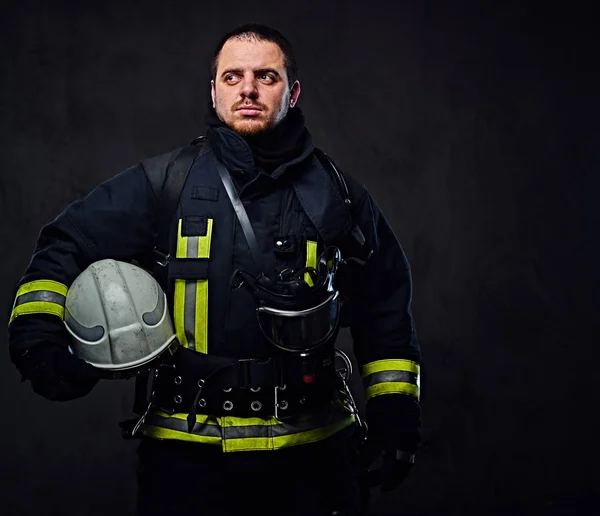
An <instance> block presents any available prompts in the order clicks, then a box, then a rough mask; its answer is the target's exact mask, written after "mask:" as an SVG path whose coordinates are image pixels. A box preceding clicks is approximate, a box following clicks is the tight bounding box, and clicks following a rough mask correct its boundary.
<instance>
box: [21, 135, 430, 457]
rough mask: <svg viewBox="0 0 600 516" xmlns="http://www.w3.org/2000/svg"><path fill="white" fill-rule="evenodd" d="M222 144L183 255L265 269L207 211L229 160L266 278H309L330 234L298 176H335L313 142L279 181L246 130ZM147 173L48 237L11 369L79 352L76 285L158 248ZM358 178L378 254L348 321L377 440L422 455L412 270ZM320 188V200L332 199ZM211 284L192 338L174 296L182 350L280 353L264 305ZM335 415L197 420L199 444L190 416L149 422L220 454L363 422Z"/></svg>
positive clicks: (82, 204)
mask: <svg viewBox="0 0 600 516" xmlns="http://www.w3.org/2000/svg"><path fill="white" fill-rule="evenodd" d="M209 144H210V145H206V147H209V146H210V149H212V150H211V151H208V152H204V153H202V152H201V153H200V154H199V156H198V157H197V158H196V161H195V162H194V164H193V166H192V168H191V170H190V173H189V176H188V179H187V182H186V184H185V186H184V189H183V192H182V196H181V202H180V205H179V208H178V211H177V214H176V217H175V220H174V221H173V234H174V235H175V236H176V241H175V242H174V246H175V247H176V248H177V253H178V258H179V257H181V258H190V257H188V256H186V255H185V252H186V251H185V249H186V246H187V242H188V240H190V239H194V238H196V239H197V240H196V244H197V247H195V249H197V250H198V253H199V254H198V256H200V253H205V256H204V257H205V258H208V259H209V264H210V263H213V261H217V260H220V259H223V258H225V259H227V258H229V259H230V260H232V263H233V265H234V267H236V268H241V269H251V267H252V264H251V263H250V261H249V260H250V257H249V253H248V247H247V244H246V241H245V239H244V235H243V232H242V230H241V228H240V226H239V223H238V222H237V220H236V219H235V216H234V215H231V217H230V219H229V220H219V221H214V220H212V218H211V213H210V209H208V208H207V206H208V207H210V203H211V202H229V199H228V198H227V197H226V195H223V194H224V192H216V191H215V188H212V187H207V186H206V185H207V182H206V181H205V180H203V178H204V177H206V174H213V175H214V174H216V173H215V161H214V156H216V157H217V158H218V159H220V160H221V162H222V163H223V164H224V165H225V166H226V167H227V168H228V170H229V171H230V173H231V174H232V177H233V178H234V181H235V183H236V187H237V189H238V192H239V195H240V198H241V199H242V201H243V202H244V206H245V208H246V210H247V213H248V216H249V218H250V221H251V222H252V225H253V228H254V231H255V232H256V235H257V239H258V241H259V244H260V251H261V253H262V257H263V258H264V272H265V273H266V274H267V275H271V276H273V275H275V271H277V270H281V268H282V267H283V268H285V267H291V268H295V269H298V268H301V267H303V266H305V265H307V264H310V263H311V261H313V262H314V260H315V257H316V254H317V253H320V251H321V250H322V249H323V246H324V244H325V242H324V239H323V228H316V227H315V225H314V224H313V222H314V221H311V219H310V218H309V217H308V216H307V214H306V213H305V211H304V210H303V208H302V202H301V200H299V199H298V196H297V195H296V193H295V191H294V189H293V187H292V180H294V179H298V178H300V180H307V181H309V182H310V180H311V179H312V180H313V181H314V180H315V178H320V177H323V176H322V174H323V170H324V168H323V166H322V165H321V164H320V163H319V161H318V160H317V159H316V157H315V155H314V153H313V149H314V147H313V146H312V143H311V142H310V141H308V142H307V144H306V145H305V148H304V150H303V152H302V153H301V155H300V156H298V157H296V158H295V159H293V160H291V161H289V162H287V163H285V164H283V165H280V166H278V167H277V168H276V169H275V170H274V171H272V173H271V174H267V173H265V172H264V171H262V170H257V169H256V168H255V167H254V164H253V159H252V152H251V150H250V147H249V146H248V144H247V143H246V142H245V140H244V139H242V138H241V137H239V136H237V135H236V133H234V132H233V131H227V130H221V131H214V132H213V136H212V138H209ZM213 153H214V155H213ZM144 163H145V162H144V161H143V162H141V163H140V164H138V165H136V166H133V167H131V168H129V169H127V170H125V171H124V172H122V173H121V174H119V175H117V176H115V177H113V178H112V179H110V180H108V181H106V182H104V183H102V184H101V185H99V186H98V187H96V188H95V189H94V190H93V191H92V192H91V193H89V195H87V196H86V197H85V198H84V199H82V200H78V201H76V202H73V203H72V204H71V205H69V206H68V207H67V208H66V209H65V210H64V211H63V212H62V213H60V215H58V217H57V218H56V219H55V220H53V221H52V222H51V223H49V224H48V225H46V226H45V227H44V228H43V229H42V230H41V233H40V235H39V238H38V241H37V245H36V248H35V252H34V254H33V257H32V259H31V262H30V263H29V265H28V267H27V269H26V272H25V274H24V275H23V277H22V279H21V281H20V282H19V285H18V291H17V293H16V297H15V304H14V308H13V312H12V314H11V320H10V324H9V333H10V339H9V348H10V353H11V358H12V360H13V362H14V363H15V365H16V366H17V367H18V368H19V369H20V370H21V372H22V373H23V374H24V375H25V376H26V373H25V372H24V368H23V367H21V365H22V357H23V355H24V354H26V352H31V354H32V355H34V352H35V348H36V347H37V346H39V345H42V344H48V343H52V344H54V345H57V346H61V347H66V346H67V345H68V338H67V334H66V331H65V328H64V325H63V322H62V319H63V316H64V299H65V295H66V292H67V289H68V287H69V285H70V284H71V283H72V282H73V281H74V280H75V278H76V277H77V276H78V275H79V274H80V273H81V272H82V271H83V270H84V269H85V268H86V267H87V266H88V265H90V264H91V263H93V262H95V261H98V260H102V259H106V258H111V259H115V260H122V261H131V260H132V259H133V258H135V257H136V256H139V255H141V254H143V253H146V252H148V251H149V250H151V249H152V248H153V247H154V246H155V244H156V237H157V226H158V221H157V212H158V200H157V197H156V194H155V192H154V190H153V188H152V185H151V184H150V182H149V180H148V176H147V173H146V170H145V168H144ZM146 163H147V161H146ZM319 174H321V175H319ZM344 177H345V179H346V181H347V183H348V187H349V191H350V198H351V201H352V204H353V206H354V211H355V218H356V220H357V222H358V224H359V225H360V227H361V229H362V231H363V233H364V236H365V238H366V242H367V245H369V246H370V247H371V248H372V249H373V254H372V256H371V257H370V259H369V260H368V261H367V264H366V265H365V266H364V267H359V268H357V270H356V271H355V272H354V273H353V275H352V278H351V287H350V290H351V295H350V297H351V302H350V303H349V307H348V308H347V310H349V313H348V314H346V316H345V318H346V320H347V321H349V323H348V325H349V327H350V331H351V334H352V338H353V343H354V352H355V355H356V358H357V361H358V364H359V366H360V367H361V372H362V376H363V379H364V385H365V388H366V399H367V417H368V421H369V424H370V427H371V431H372V433H373V435H374V436H375V438H377V439H380V440H381V441H382V443H386V444H387V445H394V446H397V447H398V448H401V449H404V450H407V451H414V449H415V448H416V446H417V444H418V442H419V439H420V409H419V401H418V400H419V362H420V350H419V345H418V342H417V339H416V333H415V329H414V325H413V319H412V315H411V311H410V305H411V276H410V268H409V264H408V262H407V260H406V257H405V255H404V253H403V251H402V248H401V246H400V244H399V243H398V241H397V239H396V237H395V235H394V233H393V231H392V229H391V228H390V225H389V224H388V222H387V221H386V219H385V217H384V216H383V214H382V213H381V211H380V210H379V208H378V206H377V205H376V203H375V202H374V200H373V199H372V197H371V196H370V195H369V193H368V192H367V190H366V189H365V188H364V187H363V186H361V185H360V184H358V183H357V182H356V181H355V180H353V179H352V177H350V176H348V175H345V176H344ZM318 180H320V179H318ZM332 184H333V182H332ZM316 185H317V183H315V195H316V194H317V192H318V191H319V188H318V187H317V186H316ZM219 194H221V195H219ZM340 202H341V198H339V199H337V200H335V201H331V203H330V204H331V206H330V207H326V208H327V209H325V210H324V213H325V214H326V215H327V217H328V222H327V225H328V228H335V227H336V223H337V221H336V217H337V216H338V215H337V214H341V213H342V211H341V210H344V209H345V207H344V206H343V205H339V204H340ZM336 203H337V204H336ZM334 204H335V205H334ZM342 204H343V203H342ZM207 209H208V211H207ZM232 213H233V211H232ZM213 222H214V224H213ZM333 233H335V231H333ZM333 233H332V234H333ZM230 237H231V242H232V249H231V250H229V254H230V256H229V257H222V256H217V255H215V253H214V252H213V250H218V249H219V242H220V241H223V239H225V238H230ZM332 238H333V239H334V240H336V242H335V243H336V244H339V245H340V247H341V252H342V257H344V253H345V252H351V251H349V249H348V248H347V247H346V248H345V246H346V244H345V243H346V242H349V240H348V239H347V238H345V236H344V235H340V234H337V235H335V234H333V236H332ZM282 242H283V243H284V245H283V248H282V245H281V243H282ZM330 243H331V242H330ZM201 249H202V251H200V250H201ZM223 252H225V251H223ZM217 254H218V253H217ZM209 267H210V265H209ZM209 278H210V277H209ZM210 281H212V280H210ZM210 281H209V284H208V286H207V285H206V284H205V283H202V284H201V282H202V280H195V279H192V280H185V279H184V280H180V281H179V284H180V285H182V287H181V288H183V289H185V287H186V285H187V284H188V283H190V282H192V283H194V284H195V285H194V286H195V288H196V291H197V292H200V294H198V295H197V296H196V303H198V305H197V306H194V307H193V309H194V311H195V314H194V321H195V322H194V327H193V328H192V329H191V331H188V329H186V327H185V325H186V322H185V320H184V317H183V315H182V314H183V312H184V309H183V307H182V306H174V305H177V304H178V301H177V298H178V296H179V299H180V304H181V303H182V302H183V301H182V300H183V299H184V297H185V295H184V294H182V292H179V293H178V292H177V291H175V293H174V294H173V296H174V297H171V301H172V304H171V310H172V315H173V320H174V322H175V327H176V331H177V334H178V337H179V340H180V342H182V343H183V344H184V345H185V346H186V347H188V348H190V349H193V350H194V351H196V352H198V353H208V354H211V353H214V354H216V355H220V356H227V357H240V358H244V357H267V356H269V354H270V352H271V347H270V344H269V343H268V342H267V341H266V339H265V338H264V337H263V335H262V334H261V332H260V329H259V327H258V324H257V318H256V310H255V308H256V305H255V303H254V301H253V299H252V297H251V296H250V294H249V293H248V291H247V290H246V289H243V288H240V289H237V290H233V289H230V288H229V289H228V288H227V285H226V284H223V285H220V288H213V286H212V285H211V284H210ZM215 281H216V280H215ZM202 292H204V294H202ZM202 296H204V297H202ZM188 310H189V307H188ZM330 412H331V413H329V414H328V415H327V417H326V418H323V417H319V418H312V419H311V418H310V417H307V418H305V419H303V420H302V422H301V423H294V424H291V423H285V422H281V421H278V420H277V419H275V418H274V417H270V418H264V419H261V418H236V417H215V416H211V415H205V414H197V416H196V421H197V424H196V425H195V426H194V430H193V432H191V433H189V432H187V431H186V430H185V429H184V423H185V418H186V414H185V413H175V414H172V415H170V414H167V413H161V412H154V413H152V414H151V415H150V417H149V418H148V419H147V420H146V424H145V427H144V433H145V434H146V435H148V436H151V437H157V438H171V439H184V440H192V441H197V442H205V443H212V444H218V445H221V446H222V447H223V449H224V450H225V451H236V450H249V449H252V450H262V449H277V448H282V447H286V446H293V445H298V444H302V443H305V442H313V441H315V440H319V439H322V438H325V437H327V436H329V435H332V434H335V433H336V432H338V431H340V430H342V429H343V428H346V427H347V426H349V425H350V424H352V421H353V417H351V416H349V415H348V414H347V413H346V412H344V411H343V410H341V409H340V410H335V409H332V410H331V411H330Z"/></svg>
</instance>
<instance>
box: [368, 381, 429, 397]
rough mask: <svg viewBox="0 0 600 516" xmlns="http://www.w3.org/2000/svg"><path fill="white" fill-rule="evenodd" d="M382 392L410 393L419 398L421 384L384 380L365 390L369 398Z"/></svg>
mask: <svg viewBox="0 0 600 516" xmlns="http://www.w3.org/2000/svg"><path fill="white" fill-rule="evenodd" d="M382 394H409V395H411V396H415V397H417V398H418V397H419V386H418V385H415V384H412V383H405V382H384V383H377V384H375V385H371V386H370V387H367V389H366V391H365V397H366V399H367V400H370V399H371V398H373V397H375V396H380V395H382Z"/></svg>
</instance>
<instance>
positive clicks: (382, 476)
mask: <svg viewBox="0 0 600 516" xmlns="http://www.w3.org/2000/svg"><path fill="white" fill-rule="evenodd" d="M366 409H367V424H368V426H369V432H368V436H367V441H366V443H365V446H364V448H363V451H362V454H361V455H362V467H363V468H364V469H366V470H367V477H368V484H369V485H370V487H374V486H378V485H380V486H381V490H382V491H391V490H393V489H395V488H397V487H398V486H399V485H400V484H401V483H402V482H403V481H404V479H405V478H406V477H407V476H408V474H409V473H410V470H411V469H412V466H413V462H414V453H415V451H416V449H417V447H418V444H419V442H420V440H421V408H420V405H419V402H418V400H417V399H416V398H414V397H412V396H407V395H404V394H386V395H382V396H377V397H375V398H372V399H370V400H369V401H368V402H367V407H366ZM378 459H381V467H379V468H377V469H373V468H374V463H375V462H376V461H378Z"/></svg>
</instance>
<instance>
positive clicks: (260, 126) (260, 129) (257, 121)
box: [215, 98, 288, 137]
mask: <svg viewBox="0 0 600 516" xmlns="http://www.w3.org/2000/svg"><path fill="white" fill-rule="evenodd" d="M253 104H254V105H257V106H258V107H259V108H261V109H262V110H263V111H262V112H261V115H260V116H259V117H250V116H247V117H242V118H238V117H237V116H235V115H234V116H233V117H232V118H231V119H229V120H227V119H225V117H224V116H223V115H222V112H221V110H220V109H218V108H219V104H218V102H217V107H216V108H215V112H216V114H217V116H218V117H219V119H220V120H221V122H223V123H224V124H225V125H227V126H228V127H229V128H230V129H233V130H234V131H235V132H236V133H238V134H239V135H241V136H244V137H247V136H249V137H252V136H259V135H262V134H266V133H269V132H271V131H272V130H273V129H275V127H277V126H278V125H279V123H280V122H281V121H282V120H283V119H284V118H285V116H286V114H287V111H288V110H287V109H286V108H287V98H284V99H282V103H281V104H280V106H279V108H280V109H279V110H278V112H276V113H271V112H268V111H266V109H265V106H264V105H263V104H261V103H259V102H253ZM240 107H242V103H241V102H240V103H236V104H235V105H234V106H232V107H231V108H229V109H230V111H229V110H228V109H227V108H225V109H224V110H223V111H224V112H225V113H226V112H227V111H229V112H230V113H235V111H236V110H237V109H238V108H240Z"/></svg>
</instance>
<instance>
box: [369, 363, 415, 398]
mask: <svg viewBox="0 0 600 516" xmlns="http://www.w3.org/2000/svg"><path fill="white" fill-rule="evenodd" d="M362 375H363V382H364V386H365V394H366V399H367V400H369V399H371V398H373V397H374V396H380V395H382V394H408V395H410V396H415V397H416V398H417V399H418V398H419V396H420V378H419V375H420V366H419V364H417V363H416V362H413V361H412V360H400V359H389V360H377V361H375V362H370V363H368V364H365V365H364V366H363V370H362Z"/></svg>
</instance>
